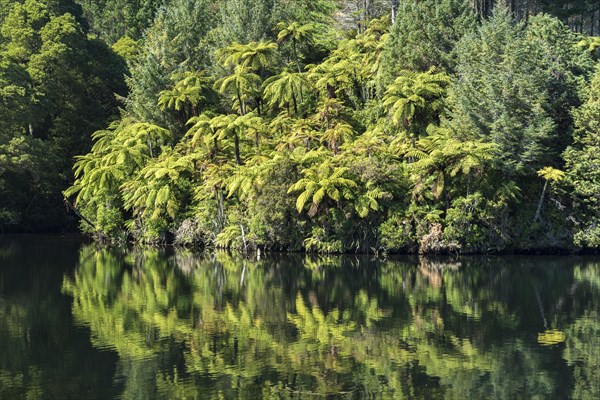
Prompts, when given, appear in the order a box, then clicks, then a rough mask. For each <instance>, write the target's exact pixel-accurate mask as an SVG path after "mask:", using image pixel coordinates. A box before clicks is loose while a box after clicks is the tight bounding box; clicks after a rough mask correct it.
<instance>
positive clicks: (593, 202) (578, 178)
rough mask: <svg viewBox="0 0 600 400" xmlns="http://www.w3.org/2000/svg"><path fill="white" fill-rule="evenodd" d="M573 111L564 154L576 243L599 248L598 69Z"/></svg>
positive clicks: (599, 85)
mask: <svg viewBox="0 0 600 400" xmlns="http://www.w3.org/2000/svg"><path fill="white" fill-rule="evenodd" d="M584 96H585V98H586V101H585V103H584V104H583V105H582V106H581V107H579V108H578V109H576V110H575V112H574V116H575V125H576V127H577V129H576V131H575V135H574V143H573V145H572V146H569V148H568V149H567V150H566V151H565V154H564V158H565V162H566V167H565V168H566V173H567V175H566V183H567V187H568V188H569V192H570V193H572V196H571V198H572V201H573V211H574V218H575V221H574V222H575V224H576V225H575V238H574V240H575V244H576V245H577V246H580V247H598V246H600V168H598V165H599V163H600V68H598V69H597V70H596V74H595V75H594V78H593V80H592V82H591V84H590V85H589V87H587V88H586V90H585V93H584Z"/></svg>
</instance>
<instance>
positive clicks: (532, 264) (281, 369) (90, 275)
mask: <svg viewBox="0 0 600 400" xmlns="http://www.w3.org/2000/svg"><path fill="white" fill-rule="evenodd" d="M599 314H600V259H599V258H593V257H587V258H584V257H477V258H460V259H454V260H452V259H445V260H424V259H419V258H408V257H404V258H393V259H387V260H377V259H374V258H370V257H350V256H345V257H313V256H300V255H267V256H264V255H263V256H262V257H261V259H259V260H257V259H256V257H253V258H251V259H244V258H241V257H238V256H233V255H229V254H227V253H216V254H215V253H205V254H197V253H192V252H189V251H184V250H169V251H165V250H133V251H132V250H130V251H123V250H114V249H113V250H110V249H101V248H98V247H95V246H93V245H89V244H82V243H81V242H80V241H79V240H78V239H76V238H59V237H40V236H20V237H0V399H18V398H27V399H64V398H76V399H79V398H89V399H110V398H122V399H234V398H235V399H259V398H271V399H315V398H332V399H335V398H343V399H345V398H348V399H355V398H357V399H358V398H384V399H387V398H398V399H402V398H407V399H438V398H447V399H466V398H469V399H479V398H481V399H568V398H573V399H598V398H600V319H599V317H600V316H599Z"/></svg>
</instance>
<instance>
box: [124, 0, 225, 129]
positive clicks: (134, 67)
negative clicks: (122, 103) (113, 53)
mask: <svg viewBox="0 0 600 400" xmlns="http://www.w3.org/2000/svg"><path fill="white" fill-rule="evenodd" d="M211 12H212V10H211V6H210V2H208V1H206V0H175V1H171V2H168V4H167V5H166V6H165V8H161V9H160V10H159V12H158V13H157V15H156V18H155V19H154V21H153V23H152V26H151V27H150V28H148V29H147V30H146V31H145V33H144V35H143V38H142V41H143V45H142V46H141V50H140V54H139V56H138V57H137V58H136V60H135V61H134V62H133V63H131V65H130V77H129V78H128V79H127V83H128V86H129V95H128V96H127V99H126V111H127V114H128V115H130V116H133V117H135V118H137V119H138V120H140V121H145V122H152V123H155V124H158V125H161V126H164V127H167V128H169V129H172V130H176V131H179V130H181V128H182V125H183V124H185V122H186V121H183V123H182V121H181V119H180V118H178V116H177V115H173V114H172V113H163V112H162V111H161V109H160V106H159V105H158V103H157V99H158V97H159V94H160V92H162V91H163V90H167V89H168V88H169V87H170V86H171V85H172V82H171V77H173V76H178V75H181V74H183V73H184V72H186V71H201V70H206V69H207V68H208V67H209V65H210V59H209V53H208V44H207V42H206V40H205V38H206V36H207V34H208V32H209V31H210V30H211V29H212V28H213V26H214V24H215V21H214V18H211Z"/></svg>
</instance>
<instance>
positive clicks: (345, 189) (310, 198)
mask: <svg viewBox="0 0 600 400" xmlns="http://www.w3.org/2000/svg"><path fill="white" fill-rule="evenodd" d="M347 172H348V169H347V168H344V167H335V166H333V165H331V164H330V163H325V164H320V165H313V166H312V167H309V168H306V169H304V170H302V175H303V176H304V177H303V178H302V179H300V180H299V181H298V182H296V183H294V184H293V185H292V186H290V188H289V189H288V193H293V192H300V191H302V193H300V195H299V196H298V199H297V200H296V209H297V210H298V212H299V213H300V212H302V210H304V206H305V205H306V204H308V203H309V202H310V207H309V209H308V216H309V217H314V216H315V215H316V214H317V213H318V211H319V206H320V205H321V203H322V202H323V201H324V200H326V199H327V198H329V199H331V200H334V201H336V202H339V201H340V200H342V198H344V199H351V198H352V197H353V194H352V191H351V189H354V188H356V187H357V185H356V182H354V181H353V180H351V179H348V178H345V177H344V175H345V174H346V173H347Z"/></svg>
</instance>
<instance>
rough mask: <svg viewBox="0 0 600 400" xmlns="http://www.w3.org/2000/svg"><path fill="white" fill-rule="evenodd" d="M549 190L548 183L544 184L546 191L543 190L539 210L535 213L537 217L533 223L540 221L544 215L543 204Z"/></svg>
mask: <svg viewBox="0 0 600 400" xmlns="http://www.w3.org/2000/svg"><path fill="white" fill-rule="evenodd" d="M547 189H548V181H546V183H544V189H542V195H541V196H540V201H539V203H538V206H537V210H536V211H535V216H534V217H533V222H536V221H538V220H540V218H541V213H542V204H543V203H544V196H545V195H546V190H547Z"/></svg>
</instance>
